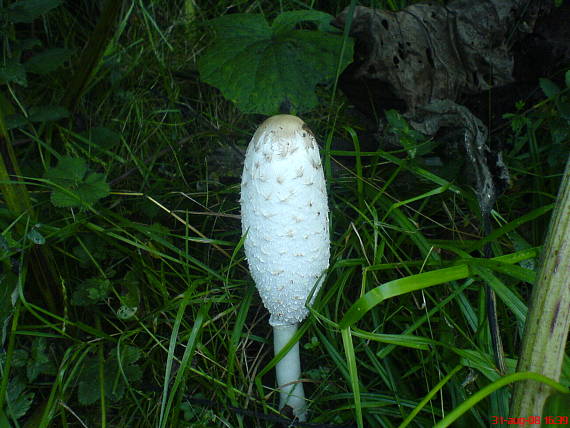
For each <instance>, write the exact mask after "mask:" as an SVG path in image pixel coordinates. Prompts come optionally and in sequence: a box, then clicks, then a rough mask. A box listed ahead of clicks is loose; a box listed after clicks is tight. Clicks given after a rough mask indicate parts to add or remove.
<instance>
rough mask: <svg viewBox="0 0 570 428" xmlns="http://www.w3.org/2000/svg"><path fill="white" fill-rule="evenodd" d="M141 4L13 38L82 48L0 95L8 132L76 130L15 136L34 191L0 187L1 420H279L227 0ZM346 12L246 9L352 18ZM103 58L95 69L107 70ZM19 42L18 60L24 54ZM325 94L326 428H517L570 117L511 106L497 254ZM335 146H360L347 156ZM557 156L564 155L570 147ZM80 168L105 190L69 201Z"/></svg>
mask: <svg viewBox="0 0 570 428" xmlns="http://www.w3.org/2000/svg"><path fill="white" fill-rule="evenodd" d="M111 3H112V2H111ZM128 3H129V6H128V7H125V8H124V10H122V12H121V15H120V20H119V24H118V25H117V26H116V27H113V28H112V30H110V31H109V32H108V33H104V32H102V30H100V32H95V33H94V32H93V29H94V28H95V24H96V21H95V17H96V16H98V14H99V12H100V11H99V10H98V9H97V8H96V7H95V6H93V3H92V2H78V4H79V6H78V7H79V12H77V13H72V12H71V11H70V10H67V9H66V8H65V7H63V6H62V7H58V8H57V9H54V10H53V11H52V12H50V13H49V14H47V15H45V16H43V17H41V18H40V19H39V20H37V21H35V23H34V24H33V26H32V25H30V24H27V25H20V26H19V27H17V28H16V27H11V28H10V31H11V33H10V34H11V35H10V37H16V38H18V39H22V38H25V37H28V36H29V35H30V34H35V37H38V38H39V39H41V40H42V43H43V45H44V46H53V47H56V46H57V47H67V48H70V49H73V51H74V54H73V55H72V56H71V61H70V63H66V65H64V66H63V67H61V68H60V69H58V71H56V72H53V73H49V74H46V75H42V76H36V75H28V85H27V87H23V86H20V85H17V84H10V85H2V86H0V105H1V106H2V109H0V122H1V121H4V120H6V118H7V117H8V116H9V115H10V114H12V113H16V112H20V113H22V114H23V113H24V112H29V110H30V108H31V107H33V106H39V105H48V104H55V105H64V103H65V105H66V106H67V107H68V109H69V111H70V113H71V115H70V117H68V118H63V119H61V120H59V121H57V122H33V123H28V124H25V125H22V126H20V127H18V128H15V129H12V130H10V131H7V132H6V134H4V133H3V132H0V139H2V141H0V143H1V144H3V145H5V144H6V141H10V142H12V143H13V146H14V153H15V158H16V159H17V163H18V164H19V166H20V169H21V172H20V174H18V175H20V176H21V179H22V180H23V181H24V182H26V184H27V191H28V192H27V193H25V195H26V194H27V195H28V196H24V197H26V198H28V197H29V204H28V203H26V202H25V200H24V199H22V198H24V197H22V196H17V195H18V194H19V193H17V192H21V189H22V187H21V186H20V185H17V184H16V181H15V178H13V177H12V178H11V179H10V180H8V179H7V178H6V176H5V175H3V176H0V178H1V179H2V183H1V184H2V186H4V187H3V190H2V191H3V195H4V196H3V197H2V200H1V201H0V202H1V204H0V222H1V230H2V235H1V239H0V255H1V256H0V259H1V260H2V268H3V270H2V272H1V274H0V279H1V282H2V284H3V291H2V294H1V296H0V297H1V298H2V302H1V303H0V304H1V305H2V306H1V309H0V314H1V317H0V321H1V322H2V325H1V326H0V327H1V329H0V333H1V334H2V336H1V337H2V342H1V343H2V347H1V349H0V361H1V364H0V370H1V372H0V373H1V377H2V382H1V383H0V412H1V413H0V426H8V425H6V424H7V423H8V421H9V423H10V426H16V427H55V426H58V427H59V426H61V427H81V426H89V427H92V426H102V427H187V426H193V427H200V426H204V427H206V426H231V427H272V426H275V425H276V420H277V419H276V418H277V415H278V409H277V405H278V395H279V394H278V391H276V389H275V386H274V375H273V368H274V366H275V362H276V358H275V357H274V356H273V347H272V338H271V332H270V328H269V326H268V313H267V311H266V310H265V309H264V308H263V306H262V304H261V301H260V298H259V296H258V295H257V293H256V291H255V288H254V284H253V281H252V279H251V277H250V276H249V273H248V271H247V264H246V262H245V260H244V253H243V249H242V241H241V227H240V221H239V203H238V199H239V180H240V179H239V175H240V173H241V171H240V168H239V161H240V151H243V150H244V149H245V147H246V145H247V143H248V141H249V139H250V138H251V135H252V134H253V132H254V130H255V127H256V126H257V124H259V123H260V121H261V117H259V116H254V115H249V116H248V115H244V114H242V113H240V112H239V111H238V110H237V109H236V108H235V107H234V106H233V105H232V104H231V103H229V102H228V101H226V100H224V99H223V98H222V96H221V95H220V93H219V92H218V91H217V90H215V89H214V88H211V87H208V86H207V85H205V84H203V83H201V82H200V80H199V78H198V75H197V72H196V58H197V57H198V56H199V55H200V53H201V52H202V51H203V50H204V49H205V47H206V46H207V45H208V44H209V43H210V41H211V36H212V35H211V34H210V31H209V28H208V25H207V22H206V21H207V19H210V18H213V17H216V16H219V15H220V14H223V13H225V12H226V6H229V5H230V4H229V3H225V2H210V3H211V4H205V5H200V6H199V7H195V8H191V7H190V5H191V3H192V2H189V1H188V2H185V3H184V2H169V1H165V0H159V1H156V2H142V1H141V2H134V3H130V2H128ZM348 3H349V2H338V1H335V2H333V1H329V2H297V1H289V2H280V3H275V4H273V3H271V2H253V3H251V2H237V3H233V5H234V7H235V9H236V10H238V11H241V12H263V13H265V14H268V15H275V14H276V13H277V12H278V11H279V10H281V9H282V10H290V9H295V8H302V7H313V8H315V9H319V10H324V11H327V12H329V13H332V14H335V13H338V12H339V11H340V10H342V9H343V8H344V7H345V6H347V5H348ZM131 4H132V6H131ZM374 5H375V6H377V7H386V8H390V9H397V8H400V7H403V6H404V4H403V3H402V2H396V1H386V2H374ZM184 6H186V9H185V7H184ZM109 13H112V11H110V12H109ZM86 16H89V17H90V18H89V19H86V18H85V17H86ZM99 37H103V39H104V40H102V41H101V40H99V41H98V42H97V40H95V41H94V38H95V39H97V38H99ZM89 41H91V44H89ZM86 44H87V45H88V46H91V49H93V50H92V52H94V53H93V55H95V57H96V58H98V59H97V60H96V61H95V63H94V66H93V68H94V71H93V73H92V74H89V72H90V67H88V68H86V67H87V65H86V63H85V61H86V59H85V58H87V57H88V55H86V54H85V53H84V52H85V51H82V49H83V48H84V46H85V45H86ZM2 46H3V51H2V52H3V57H4V58H6V57H8V54H9V49H8V40H7V37H6V36H4V40H3V45H2ZM81 73H83V76H81ZM81 77H83V79H82V78H81ZM70 82H74V84H73V85H72V84H71V83H70ZM75 82H80V83H81V82H83V84H82V85H81V84H80V83H75ZM75 85H78V86H75ZM78 87H80V89H77V88H78ZM319 96H320V98H321V103H320V106H319V108H318V109H316V110H315V111H313V112H311V113H309V114H306V115H304V116H303V119H304V120H305V121H306V122H307V123H308V124H309V125H310V127H311V128H312V129H313V131H314V132H315V134H316V135H317V137H318V140H319V142H320V143H321V146H322V147H323V157H324V160H325V170H326V172H327V181H328V186H329V203H330V209H331V231H332V249H331V250H332V251H331V263H330V268H329V270H328V272H327V276H326V281H325V285H324V287H323V288H322V290H321V291H320V293H319V295H318V296H317V298H316V301H315V304H314V306H313V307H312V308H311V316H310V317H309V318H308V319H307V320H306V321H305V322H304V324H303V325H302V326H301V328H300V330H299V333H298V335H299V337H301V358H302V365H303V378H304V379H305V380H306V383H305V391H306V394H307V398H308V399H309V410H310V422H312V423H320V424H333V425H334V424H337V425H342V424H354V423H358V424H359V425H360V426H366V427H393V426H399V425H400V426H417V427H429V426H434V425H436V424H437V423H439V424H440V426H449V425H448V422H449V423H450V421H452V420H454V422H453V426H488V425H489V421H490V420H491V416H493V415H495V416H497V415H503V416H507V415H508V408H506V405H507V404H508V401H509V398H510V396H511V387H510V384H511V382H513V381H517V380H520V379H521V378H523V377H525V376H527V375H523V374H516V375H515V374H513V372H514V368H515V365H516V359H517V358H518V354H519V350H520V344H521V334H522V328H523V325H524V320H525V316H526V311H527V304H528V297H529V295H530V289H531V284H532V283H533V281H534V279H535V275H536V274H535V270H536V267H537V263H538V257H539V254H540V252H539V246H540V245H541V244H542V243H543V239H544V236H545V233H546V228H547V226H548V218H549V215H550V213H551V210H552V206H553V203H554V202H555V198H556V192H557V189H558V184H559V182H560V174H561V171H562V167H563V163H562V164H561V162H560V160H559V159H560V158H561V157H563V156H562V155H559V156H557V155H556V153H555V150H558V149H559V147H558V146H556V147H555V146H554V145H552V144H547V143H540V144H539V142H544V141H546V142H550V141H551V138H552V134H551V133H552V129H553V126H554V125H556V124H557V123H558V122H559V121H560V120H561V117H560V114H559V113H558V111H557V110H556V108H555V104H554V102H553V101H552V100H550V101H546V102H544V103H542V104H541V105H539V106H535V107H533V106H528V107H529V110H528V111H525V110H519V111H516V110H515V108H514V106H513V112H514V113H513V114H514V116H513V118H512V119H511V120H512V121H513V122H516V121H518V122H516V123H519V122H520V123H521V126H520V127H518V128H517V127H516V126H515V129H514V130H511V129H508V130H505V131H503V133H502V134H500V135H495V136H494V137H496V138H502V139H504V140H509V141H511V142H512V143H513V144H512V147H513V148H512V149H510V150H509V151H508V152H506V153H505V161H506V163H507V165H509V167H510V171H511V173H512V187H511V188H510V189H508V190H507V191H506V193H505V194H504V195H503V196H501V198H500V199H499V201H498V202H497V204H496V206H495V211H493V213H492V214H493V221H494V224H493V229H494V230H493V232H492V233H491V235H489V236H484V235H483V233H482V228H481V225H480V224H481V223H480V220H479V214H478V208H477V201H476V197H475V195H474V193H473V190H472V189H471V188H470V186H469V184H468V183H466V182H464V181H462V180H461V179H460V177H453V178H450V177H447V176H445V175H444V174H441V173H439V172H436V171H434V170H429V169H427V168H426V167H425V166H423V165H421V164H420V163H419V162H417V161H416V160H414V159H412V158H411V157H410V156H409V155H408V154H407V151H406V150H404V149H401V150H396V151H391V152H390V151H385V150H380V149H378V150H376V151H364V150H363V149H362V147H361V144H360V141H359V137H358V131H359V129H361V127H362V125H361V124H360V123H359V122H358V120H357V119H355V117H354V116H353V115H352V114H351V112H350V108H349V106H348V105H347V100H346V99H345V98H344V97H343V95H342V94H341V93H332V88H322V89H321V90H320V92H319ZM100 128H105V129H106V131H105V130H103V131H101V129H100ZM1 129H2V127H0V130H1ZM4 135H5V136H4ZM338 139H343V140H345V141H347V142H348V144H349V146H348V147H352V149H351V150H336V149H335V148H334V145H333V141H336V140H338ZM562 143H563V144H562V153H564V154H565V155H566V156H567V153H568V136H567V137H566V139H565V140H564V141H563V142H562ZM228 153H229V154H228ZM63 155H69V156H72V157H81V158H83V159H85V160H86V161H87V162H88V165H89V169H90V171H91V172H100V173H104V174H105V177H106V180H107V182H108V183H110V186H111V187H110V189H111V193H110V195H109V196H107V197H105V198H103V199H101V200H100V201H98V202H96V203H95V204H93V205H91V206H87V207H80V208H77V207H73V208H56V207H54V206H53V204H52V203H51V201H50V193H51V191H52V189H53V183H51V182H50V181H49V180H46V179H44V175H43V174H44V171H46V170H47V169H48V168H50V167H55V166H56V165H57V159H59V158H60V157H61V156H63ZM2 156H3V158H4V159H6V155H5V153H4V151H2ZM0 172H1V171H0ZM6 192H8V193H6ZM10 192H12V193H10ZM14 195H16V196H14ZM10 197H11V199H10ZM38 236H39V237H38ZM40 237H41V239H40ZM44 240H45V242H44ZM486 244H490V245H491V246H492V251H493V254H492V258H491V259H485V258H484V256H483V248H484V246H485V245H486ZM94 284H96V285H94ZM107 284H108V285H107ZM485 285H489V286H490V287H491V288H492V289H493V290H495V292H496V294H497V298H498V306H499V313H498V316H499V323H500V328H501V335H502V339H503V345H504V348H505V356H506V367H507V373H506V374H508V375H509V376H506V377H505V376H503V374H501V373H499V371H498V369H497V367H496V366H495V362H494V359H493V355H492V343H491V336H490V332H489V328H488V325H487V316H486V309H485V296H484V290H485ZM81 287H83V290H84V291H85V290H88V291H87V292H86V294H85V293H84V294H81V293H80V292H79V291H78V290H82V288H81ZM89 290H90V291H89ZM90 293H91V294H90ZM93 293H95V294H93ZM97 293H99V294H97ZM50 299H51V300H50ZM568 361H569V360H568V358H566V363H565V366H564V367H563V372H562V373H563V377H562V379H561V384H562V386H557V388H558V389H559V390H560V391H563V390H564V389H563V388H564V387H566V388H568V387H569V386H570V365H569V364H568ZM446 421H447V422H446Z"/></svg>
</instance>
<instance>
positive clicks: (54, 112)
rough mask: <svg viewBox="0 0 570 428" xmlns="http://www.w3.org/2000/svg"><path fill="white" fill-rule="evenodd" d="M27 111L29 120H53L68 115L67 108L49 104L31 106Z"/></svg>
mask: <svg viewBox="0 0 570 428" xmlns="http://www.w3.org/2000/svg"><path fill="white" fill-rule="evenodd" d="M28 113H29V117H28V118H29V119H30V121H31V122H53V121H56V120H60V119H64V118H66V117H69V111H67V109H65V108H64V107H61V106H51V105H47V106H37V107H32V108H30V111H29V112H28Z"/></svg>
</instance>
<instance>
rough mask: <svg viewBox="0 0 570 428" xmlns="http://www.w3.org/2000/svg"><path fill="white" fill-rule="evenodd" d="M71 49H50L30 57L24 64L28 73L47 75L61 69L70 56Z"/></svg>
mask: <svg viewBox="0 0 570 428" xmlns="http://www.w3.org/2000/svg"><path fill="white" fill-rule="evenodd" d="M72 52H73V51H72V50H71V49H64V48H52V49H47V50H45V51H43V52H40V53H38V54H36V55H34V56H32V57H31V58H30V59H29V60H28V61H26V62H25V63H24V67H25V68H26V70H27V71H28V72H29V73H35V74H47V73H51V72H52V71H54V70H57V69H58V68H59V67H61V66H62V65H63V64H64V63H65V62H66V61H67V60H69V58H70V57H71V54H72Z"/></svg>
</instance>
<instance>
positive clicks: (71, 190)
mask: <svg viewBox="0 0 570 428" xmlns="http://www.w3.org/2000/svg"><path fill="white" fill-rule="evenodd" d="M45 178H47V179H48V180H50V181H51V182H52V183H53V184H54V190H53V192H52V194H51V202H52V204H53V205H54V206H56V207H60V208H69V207H80V206H82V205H86V204H87V205H90V204H93V203H95V202H97V201H98V200H99V199H102V198H104V197H106V196H107V195H109V185H108V184H107V182H106V181H105V176H104V175H103V174H99V173H93V172H88V170H87V164H86V162H85V160H83V159H80V158H72V157H69V156H64V157H63V158H62V159H61V160H60V161H59V163H58V165H57V167H55V168H51V169H49V170H48V171H47V172H46V174H45Z"/></svg>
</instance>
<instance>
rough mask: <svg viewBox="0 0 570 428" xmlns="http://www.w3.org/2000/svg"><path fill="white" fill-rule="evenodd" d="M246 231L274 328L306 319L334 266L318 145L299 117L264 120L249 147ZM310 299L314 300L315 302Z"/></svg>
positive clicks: (248, 249) (251, 264)
mask: <svg viewBox="0 0 570 428" xmlns="http://www.w3.org/2000/svg"><path fill="white" fill-rule="evenodd" d="M241 219H242V232H243V233H244V234H245V235H246V237H245V242H244V247H245V254H246V257H247V260H248V264H249V269H250V272H251V275H252V277H253V279H254V281H255V284H256V286H257V289H258V291H259V294H260V296H261V299H262V301H263V304H264V305H265V307H266V308H267V309H268V310H269V312H270V314H271V318H270V320H269V323H270V324H271V325H272V326H278V325H290V324H295V323H298V322H300V321H302V320H303V319H305V318H306V316H307V314H308V310H307V308H306V307H305V304H306V303H307V298H308V296H309V294H310V292H311V290H312V289H313V287H315V286H316V289H315V293H314V294H313V296H315V295H316V294H317V291H318V289H319V288H320V286H321V284H322V282H323V272H324V271H325V270H326V269H327V267H328V265H329V256H330V248H329V247H330V239H329V210H328V203H327V194H326V184H325V177H324V173H323V167H322V163H321V158H320V155H319V147H318V144H317V142H316V140H315V137H314V135H313V133H312V132H311V131H310V129H309V128H308V127H307V125H306V124H305V123H304V122H303V121H302V120H301V119H299V118H298V117H296V116H291V115H277V116H273V117H270V118H269V119H267V120H266V121H265V122H263V123H262V124H261V125H260V126H259V128H258V129H257V131H256V132H255V134H254V135H253V138H252V139H251V141H250V143H249V146H248V148H247V152H246V156H245V162H244V169H243V175H242V182H241ZM308 303H309V304H310V303H312V302H308Z"/></svg>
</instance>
